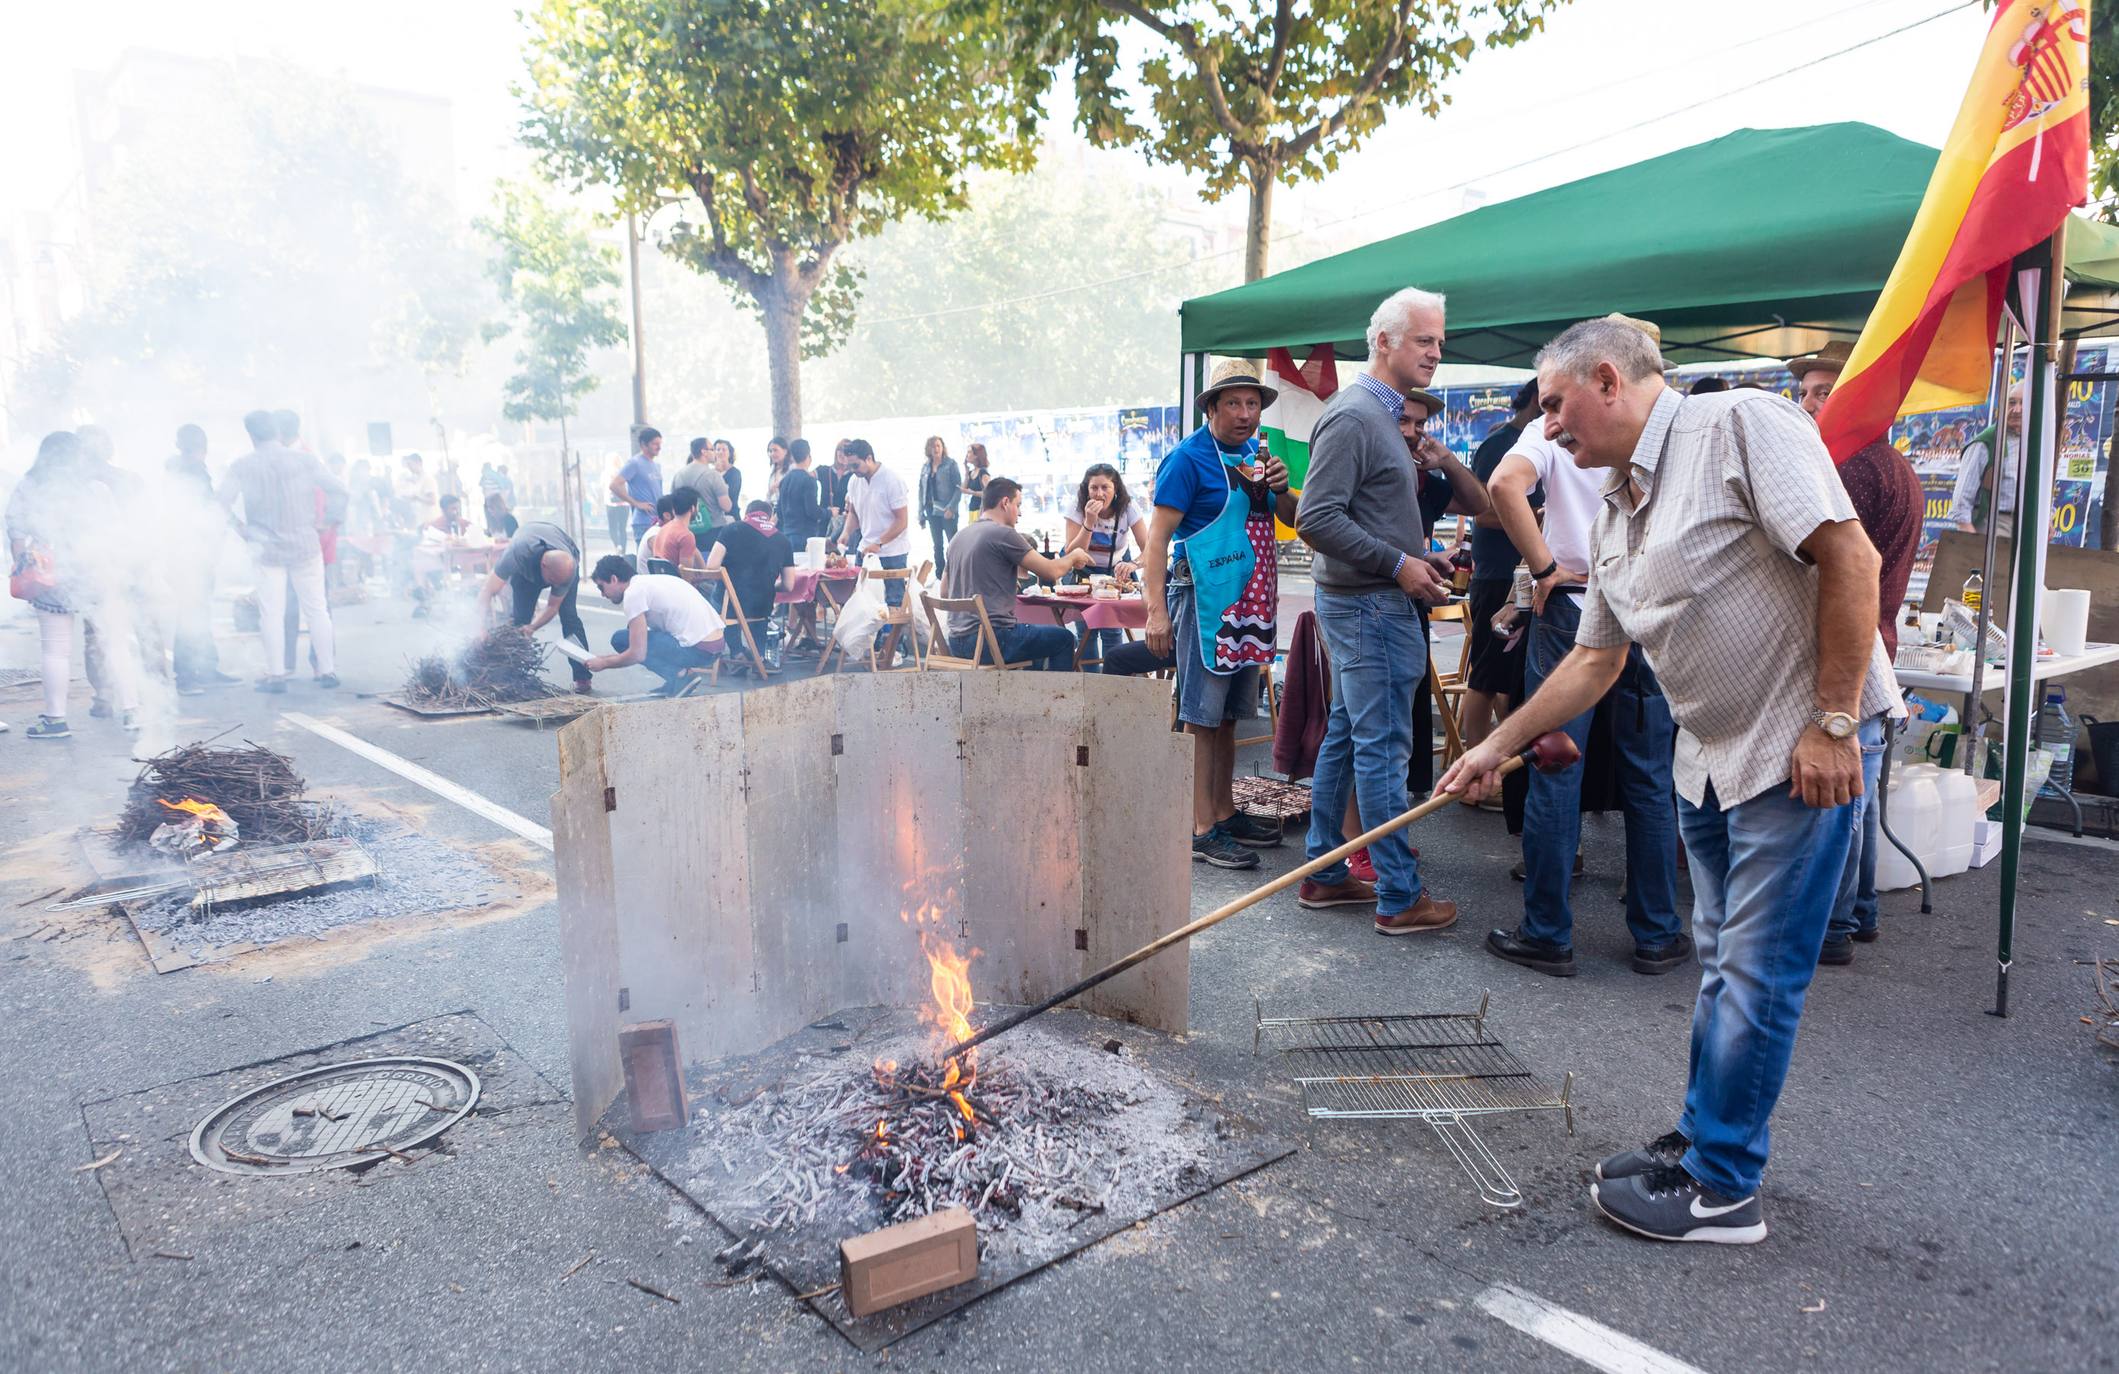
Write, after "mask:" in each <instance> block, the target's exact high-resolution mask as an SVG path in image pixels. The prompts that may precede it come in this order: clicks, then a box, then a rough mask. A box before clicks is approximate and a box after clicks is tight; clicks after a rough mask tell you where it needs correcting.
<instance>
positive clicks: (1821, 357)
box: [1788, 339, 1854, 382]
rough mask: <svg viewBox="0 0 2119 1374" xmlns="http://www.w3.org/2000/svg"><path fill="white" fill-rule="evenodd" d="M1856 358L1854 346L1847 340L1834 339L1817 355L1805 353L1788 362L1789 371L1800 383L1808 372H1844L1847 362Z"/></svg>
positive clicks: (1817, 352) (1819, 350)
mask: <svg viewBox="0 0 2119 1374" xmlns="http://www.w3.org/2000/svg"><path fill="white" fill-rule="evenodd" d="M1853 356H1854V345H1853V344H1850V343H1848V342H1847V341H1846V340H1845V339H1834V340H1833V341H1832V342H1830V343H1828V344H1826V345H1825V346H1824V347H1823V348H1820V349H1818V350H1817V351H1816V352H1815V353H1805V354H1804V355H1803V356H1802V357H1800V358H1790V359H1789V360H1788V371H1789V372H1790V373H1791V374H1793V375H1794V377H1795V380H1796V381H1798V382H1800V381H1802V379H1803V374H1804V373H1806V372H1844V371H1846V369H1847V360H1848V359H1850V358H1852V357H1853Z"/></svg>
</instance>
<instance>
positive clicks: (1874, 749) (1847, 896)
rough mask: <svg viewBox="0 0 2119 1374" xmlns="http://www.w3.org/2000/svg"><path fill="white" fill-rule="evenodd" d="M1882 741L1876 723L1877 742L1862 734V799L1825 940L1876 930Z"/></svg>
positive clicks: (1858, 800)
mask: <svg viewBox="0 0 2119 1374" xmlns="http://www.w3.org/2000/svg"><path fill="white" fill-rule="evenodd" d="M1885 747H1886V746H1885V741H1884V736H1883V727H1882V723H1881V722H1878V723H1877V737H1876V742H1875V743H1874V744H1871V743H1870V742H1869V738H1868V736H1867V734H1866V733H1865V734H1864V735H1863V736H1862V743H1861V795H1860V796H1858V797H1856V798H1855V799H1854V843H1853V845H1852V846H1851V847H1850V848H1849V849H1848V850H1847V870H1846V872H1844V873H1842V874H1840V875H1839V898H1838V900H1837V901H1835V902H1833V904H1832V919H1831V921H1830V922H1829V923H1827V924H1826V926H1825V938H1826V939H1828V940H1851V939H1853V938H1854V935H1855V932H1857V931H1871V930H1874V929H1876V847H1877V846H1878V845H1880V844H1882V843H1883V842H1884V836H1883V826H1882V825H1881V823H1880V819H1881V814H1882V813H1881V812H1880V811H1879V810H1878V808H1877V805H1876V780H1877V778H1878V776H1879V775H1880V774H1881V773H1882V772H1883V766H1884V749H1885Z"/></svg>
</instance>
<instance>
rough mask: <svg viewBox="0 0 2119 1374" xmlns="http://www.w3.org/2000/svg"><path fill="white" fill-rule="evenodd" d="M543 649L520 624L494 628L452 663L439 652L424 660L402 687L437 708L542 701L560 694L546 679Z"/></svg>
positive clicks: (415, 699)
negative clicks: (518, 627) (520, 627)
mask: <svg viewBox="0 0 2119 1374" xmlns="http://www.w3.org/2000/svg"><path fill="white" fill-rule="evenodd" d="M545 654H546V649H545V647H544V646H543V645H541V644H539V643H538V642H537V641H536V640H534V639H532V638H531V637H530V636H528V635H526V634H524V633H523V632H522V631H521V630H519V629H514V628H503V629H498V630H492V631H489V632H488V633H486V634H484V635H482V636H480V637H479V638H478V639H476V640H474V641H473V642H472V643H471V646H470V647H469V648H467V649H465V650H464V651H463V652H462V653H460V654H458V655H457V656H456V660H455V662H453V663H452V662H450V661H449V660H448V659H446V658H444V657H442V656H441V655H440V654H429V655H427V656H426V657H425V658H422V659H420V660H419V661H418V662H416V663H414V664H413V665H412V671H411V672H410V673H409V674H407V675H406V677H405V685H404V686H403V687H402V688H400V689H399V692H400V693H401V695H403V697H404V699H405V700H406V701H408V702H410V703H412V704H413V705H415V706H422V707H427V708H430V709H436V710H473V709H481V708H485V707H491V706H494V705H506V704H510V703H513V702H518V701H539V700H542V699H543V698H545V697H553V696H558V695H560V693H561V689H560V688H558V687H555V686H553V685H552V684H551V683H549V682H547V681H545V679H544V665H545Z"/></svg>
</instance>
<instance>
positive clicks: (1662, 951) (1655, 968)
mask: <svg viewBox="0 0 2119 1374" xmlns="http://www.w3.org/2000/svg"><path fill="white" fill-rule="evenodd" d="M1691 962H1692V937H1691V936H1690V935H1682V934H1681V935H1679V936H1678V938H1677V939H1675V940H1672V941H1671V942H1670V943H1669V944H1667V945H1653V946H1650V945H1635V946H1634V947H1633V971H1634V972H1635V973H1668V972H1670V971H1671V970H1672V969H1675V968H1683V967H1684V966H1685V965H1687V964H1689V963H1691Z"/></svg>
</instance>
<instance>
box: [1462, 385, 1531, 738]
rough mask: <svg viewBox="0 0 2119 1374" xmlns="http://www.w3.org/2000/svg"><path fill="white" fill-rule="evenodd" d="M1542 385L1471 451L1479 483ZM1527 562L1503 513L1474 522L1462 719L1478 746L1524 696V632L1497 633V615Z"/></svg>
mask: <svg viewBox="0 0 2119 1374" xmlns="http://www.w3.org/2000/svg"><path fill="white" fill-rule="evenodd" d="M1538 418H1539V417H1538V383H1537V379H1536V378H1533V379H1531V380H1530V381H1527V382H1525V383H1524V384H1523V385H1522V387H1521V388H1520V389H1519V390H1518V391H1517V392H1516V395H1515V411H1514V413H1513V414H1511V415H1510V416H1509V418H1508V421H1507V423H1505V424H1503V425H1502V426H1501V427H1500V428H1499V429H1496V430H1494V431H1493V433H1491V434H1489V435H1487V436H1486V438H1485V440H1484V441H1483V442H1482V443H1480V445H1479V447H1478V450H1477V451H1476V452H1474V453H1473V454H1472V473H1473V475H1475V476H1476V477H1478V479H1479V480H1480V481H1481V482H1486V481H1489V480H1491V479H1492V477H1493V475H1494V469H1495V468H1497V467H1499V466H1500V465H1501V460H1502V459H1503V458H1506V457H1507V456H1508V451H1509V450H1510V449H1512V448H1514V447H1515V444H1516V440H1517V439H1518V438H1520V437H1521V436H1522V433H1523V430H1524V427H1525V426H1526V425H1529V424H1530V423H1531V422H1532V421H1534V420H1536V419H1538ZM1543 504H1544V494H1543V492H1542V491H1533V492H1532V493H1531V497H1530V506H1531V509H1532V510H1537V509H1538V508H1539V507H1541V506H1542V505H1543ZM1522 561H1523V556H1522V554H1521V553H1519V552H1517V550H1516V546H1515V545H1514V544H1512V543H1510V542H1509V538H1508V531H1507V530H1504V529H1502V528H1501V517H1500V516H1498V515H1495V514H1493V513H1491V512H1489V513H1487V514H1486V515H1483V516H1481V517H1479V519H1478V520H1477V521H1476V522H1475V523H1474V524H1473V525H1472V579H1471V587H1470V588H1469V591H1468V594H1467V596H1466V597H1465V606H1464V633H1465V641H1466V642H1465V650H1464V656H1465V668H1464V707H1463V719H1462V721H1461V722H1460V723H1461V726H1462V729H1463V732H1464V742H1465V743H1466V744H1477V743H1478V742H1479V741H1480V740H1482V739H1485V738H1486V735H1487V732H1488V731H1489V730H1491V729H1493V728H1494V726H1495V725H1497V724H1498V723H1500V722H1501V721H1502V720H1505V719H1506V718H1507V716H1508V708H1509V703H1510V702H1512V701H1515V700H1517V699H1519V698H1521V696H1522V695H1523V641H1524V636H1523V635H1521V634H1517V635H1513V636H1503V635H1498V634H1496V633H1494V628H1493V621H1494V617H1495V616H1497V615H1499V614H1500V613H1501V611H1502V609H1503V608H1504V607H1506V606H1507V605H1508V599H1509V592H1510V590H1511V589H1512V588H1513V587H1514V585H1515V577H1516V565H1517V564H1518V563H1520V562H1522Z"/></svg>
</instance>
